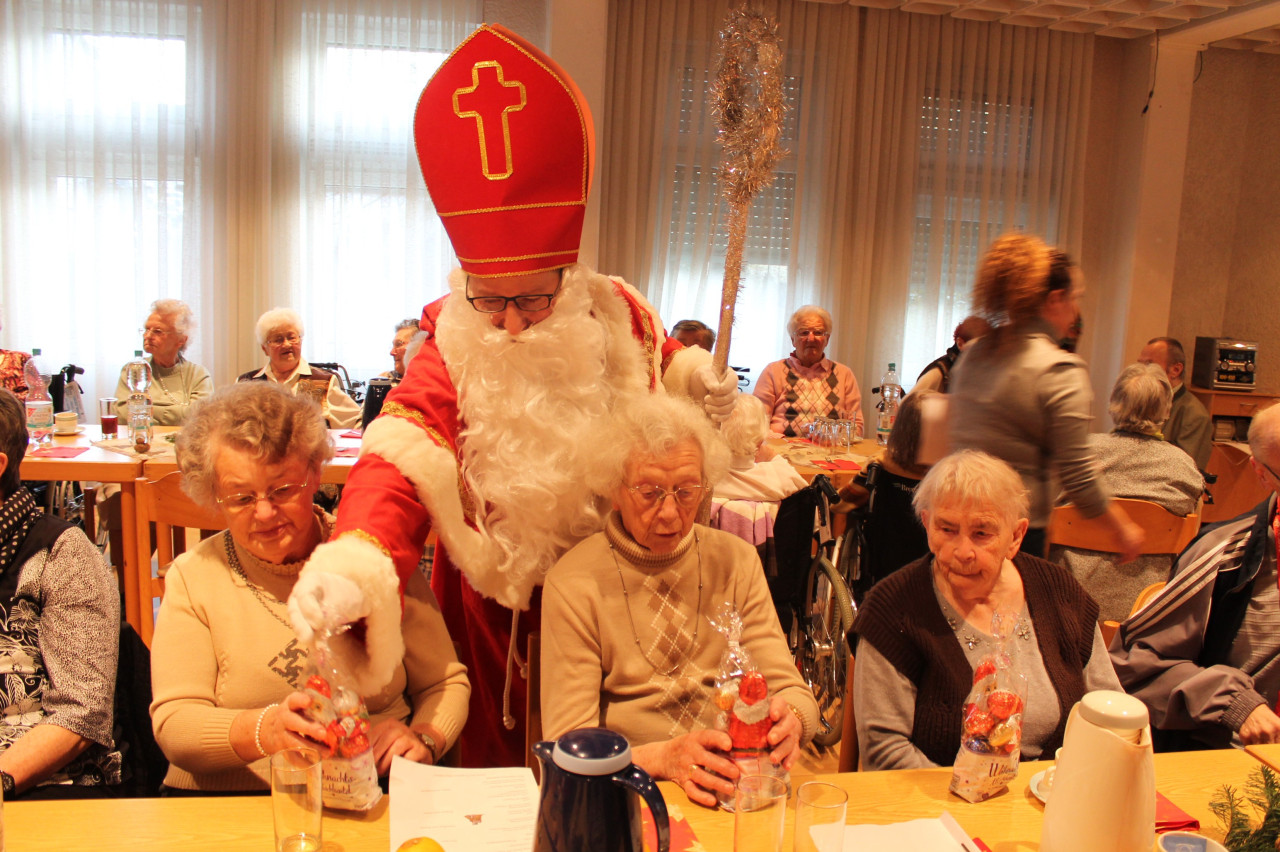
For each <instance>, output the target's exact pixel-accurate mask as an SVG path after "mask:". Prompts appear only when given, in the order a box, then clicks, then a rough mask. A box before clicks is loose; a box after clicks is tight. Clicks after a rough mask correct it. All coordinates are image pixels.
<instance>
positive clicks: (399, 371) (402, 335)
mask: <svg viewBox="0 0 1280 852" xmlns="http://www.w3.org/2000/svg"><path fill="white" fill-rule="evenodd" d="M417 333H418V321H417V320H416V319H412V318H410V319H403V320H400V322H398V323H396V334H395V337H393V338H392V339H391V358H392V360H393V361H394V362H395V366H394V367H393V368H392V369H391V370H389V371H387V372H385V373H383V374H382V375H381V376H380V378H383V379H390V380H391V381H392V382H396V383H399V381H400V380H401V379H403V378H404V370H405V366H404V355H405V351H406V350H408V348H409V341H411V340H413V336H414V335H415V334H417Z"/></svg>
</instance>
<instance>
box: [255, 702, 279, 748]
mask: <svg viewBox="0 0 1280 852" xmlns="http://www.w3.org/2000/svg"><path fill="white" fill-rule="evenodd" d="M279 706H280V705H279V704H268V705H267V706H266V707H263V708H262V712H261V713H259V714H258V724H256V725H254V726H253V744H254V745H255V746H257V747H258V754H260V755H262V756H263V757H266V756H267V750H266V749H265V748H263V747H262V720H263V719H265V718H267V711H269V710H270V709H271V708H272V707H279Z"/></svg>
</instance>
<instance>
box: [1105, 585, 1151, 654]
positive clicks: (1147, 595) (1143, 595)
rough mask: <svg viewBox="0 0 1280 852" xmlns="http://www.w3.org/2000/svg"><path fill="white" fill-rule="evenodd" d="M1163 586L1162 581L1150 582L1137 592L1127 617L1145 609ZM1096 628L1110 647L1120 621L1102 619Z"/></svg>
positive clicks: (1118, 628)
mask: <svg viewBox="0 0 1280 852" xmlns="http://www.w3.org/2000/svg"><path fill="white" fill-rule="evenodd" d="M1163 588H1164V583H1163V582H1159V583H1152V584H1151V585H1150V586H1147V587H1146V588H1145V589H1143V590H1142V591H1140V592H1138V597H1137V598H1135V599H1134V601H1133V608H1132V609H1130V610H1129V617H1130V618H1132V617H1133V616H1135V615H1137V614H1138V613H1140V612H1142V610H1144V609H1146V606H1147V604H1149V603H1151V600H1152V598H1154V597H1155V596H1156V595H1158V594H1159V593H1160V590H1161V589H1163ZM1098 628H1099V629H1100V630H1101V631H1102V641H1103V643H1105V644H1106V645H1107V647H1111V640H1112V638H1114V637H1115V635H1116V633H1117V632H1119V630H1120V622H1118V621H1104V622H1102V623H1101V624H1100V625H1098Z"/></svg>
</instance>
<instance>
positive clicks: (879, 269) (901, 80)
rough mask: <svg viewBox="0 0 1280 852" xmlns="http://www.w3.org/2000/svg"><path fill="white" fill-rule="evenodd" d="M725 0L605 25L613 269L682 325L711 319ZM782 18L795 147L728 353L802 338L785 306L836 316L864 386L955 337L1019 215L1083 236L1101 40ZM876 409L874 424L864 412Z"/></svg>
mask: <svg viewBox="0 0 1280 852" xmlns="http://www.w3.org/2000/svg"><path fill="white" fill-rule="evenodd" d="M728 6H729V3H728V0H723V2H714V3H712V2H708V3H686V2H681V0H619V1H618V2H616V3H614V5H613V7H612V12H611V17H610V57H611V65H610V69H609V79H608V91H609V96H610V102H609V114H608V116H607V126H606V128H607V129H606V131H605V146H604V152H603V155H602V181H601V184H602V187H603V188H604V192H605V195H604V198H605V211H604V220H603V223H602V228H601V230H602V243H601V258H602V260H601V266H602V267H603V268H604V269H605V271H609V272H615V273H619V274H622V275H624V276H626V277H629V278H630V279H631V280H632V281H633V283H635V284H636V285H637V286H639V287H640V288H641V289H642V290H645V291H646V292H647V293H648V295H649V297H650V299H651V300H653V301H654V303H655V304H656V305H657V306H658V307H659V308H660V310H661V311H662V314H663V317H664V319H665V320H666V321H667V322H668V324H671V323H674V322H675V321H676V320H678V319H682V318H684V317H686V316H692V317H696V318H700V319H703V320H704V321H707V322H708V323H710V324H712V325H714V324H715V319H716V316H717V308H718V303H719V302H718V296H719V290H720V281H721V277H722V275H723V265H722V252H723V244H724V241H725V237H724V235H723V225H722V221H723V218H724V215H723V212H722V210H721V209H720V208H721V206H722V205H720V203H719V199H718V195H717V192H718V187H717V186H716V183H715V179H714V175H715V172H716V169H717V167H718V163H719V158H720V149H719V147H718V145H717V144H716V142H715V133H714V128H713V126H712V124H711V117H710V112H709V107H708V105H707V98H706V94H705V90H706V87H707V85H708V82H709V79H710V75H711V74H712V73H714V65H715V52H716V35H717V32H718V30H719V29H720V27H721V25H722V22H723V21H724V18H725V14H726V12H727V9H728ZM760 6H761V8H762V9H763V10H764V11H765V13H766V14H769V15H770V16H772V17H774V19H775V20H777V22H778V25H779V33H780V35H781V37H782V41H783V46H784V49H785V51H786V55H787V60H786V68H785V73H786V77H787V83H786V85H787V95H788V100H789V102H790V104H791V106H792V112H791V114H790V115H789V117H788V119H787V124H786V127H785V132H784V137H785V143H784V144H785V145H786V146H787V148H788V149H789V150H790V152H791V155H790V156H789V157H788V158H787V159H786V160H784V162H783V163H782V164H781V165H780V167H779V169H778V177H777V179H776V180H775V182H774V185H773V186H772V187H771V188H770V190H769V191H768V192H766V193H764V194H762V196H761V197H759V198H758V199H757V201H756V203H755V206H754V207H753V211H752V223H751V230H750V235H749V238H748V249H747V257H746V259H747V265H746V271H745V281H744V288H743V294H742V296H741V298H740V302H739V309H738V321H737V324H736V326H735V329H734V338H733V341H734V342H733V348H732V351H731V355H730V363H732V364H735V365H741V366H748V367H750V368H751V369H752V371H753V372H752V375H753V376H754V375H758V371H759V368H760V367H761V366H762V365H763V364H765V363H767V362H768V361H771V360H774V359H776V358H779V357H782V356H784V355H786V354H787V353H788V352H790V351H791V345H790V341H789V339H788V338H787V335H786V331H785V323H786V320H787V318H788V316H789V315H790V313H791V312H792V311H793V310H794V309H795V308H797V307H799V306H800V305H801V304H805V303H809V302H813V303H817V304H821V305H823V306H825V307H827V308H829V309H830V310H831V311H832V313H833V314H834V315H835V329H834V334H833V337H832V341H831V344H830V347H829V349H828V355H829V356H831V357H833V358H835V359H836V360H838V361H841V362H844V363H846V364H848V365H849V366H850V367H851V368H852V369H853V370H854V372H855V373H856V374H857V375H858V377H859V380H860V383H861V385H862V387H863V391H864V405H867V406H868V410H869V405H870V403H869V402H868V401H867V399H866V398H867V396H868V391H869V389H870V388H871V387H872V386H873V385H877V384H879V378H880V374H881V372H883V370H884V369H885V367H886V365H887V363H888V362H890V361H893V362H896V363H897V366H898V371H899V374H900V376H901V377H902V378H903V380H904V383H906V384H908V385H909V384H910V383H911V382H912V381H914V379H915V376H916V374H917V373H918V372H919V370H920V369H921V368H923V367H924V365H925V364H926V363H928V362H929V361H930V360H932V359H933V358H934V357H936V356H937V355H939V354H941V353H942V351H943V350H944V349H945V348H946V347H947V346H948V345H949V344H950V338H951V331H952V329H953V328H954V326H955V325H956V324H957V323H958V322H959V320H960V319H963V317H964V316H965V315H966V314H967V313H968V308H969V298H970V292H969V291H970V288H971V286H972V277H973V269H974V266H975V264H976V260H977V258H978V256H979V255H980V253H981V251H982V249H983V247H984V246H985V245H986V244H987V243H989V242H990V240H991V239H993V238H994V237H995V236H997V235H998V234H999V233H1000V232H1002V231H1003V230H1005V229H1007V228H1011V227H1022V228H1025V229H1027V230H1031V231H1034V232H1037V233H1040V234H1043V235H1044V236H1045V237H1046V238H1048V239H1049V240H1051V241H1053V242H1057V243H1060V244H1063V245H1064V246H1066V247H1067V248H1068V249H1069V250H1070V249H1071V248H1073V247H1075V244H1076V242H1077V240H1078V237H1079V231H1080V228H1079V220H1080V209H1079V208H1080V197H1081V189H1082V184H1081V179H1080V173H1081V165H1082V158H1083V150H1084V148H1083V145H1084V131H1085V116H1086V115H1087V108H1088V103H1087V93H1088V83H1089V74H1090V65H1091V53H1092V41H1091V39H1090V37H1087V36H1079V35H1072V34H1066V33H1056V32H1049V31H1047V30H1040V29H1026V28H1020V27H1009V26H1004V25H998V24H987V23H978V22H972V21H960V20H955V19H952V18H949V17H937V16H931V15H918V14H908V13H904V12H899V11H882V10H870V9H859V8H855V7H852V6H848V5H826V4H821V3H813V2H803V1H802V0H774V2H763V3H761V4H760ZM868 422H870V421H868Z"/></svg>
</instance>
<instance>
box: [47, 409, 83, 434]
mask: <svg viewBox="0 0 1280 852" xmlns="http://www.w3.org/2000/svg"><path fill="white" fill-rule="evenodd" d="M78 426H79V424H78V423H77V422H76V413H75V412H74V411H60V412H58V413H57V414H55V415H53V431H54V433H55V434H58V435H74V434H75V431H76V428H77V427H78Z"/></svg>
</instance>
